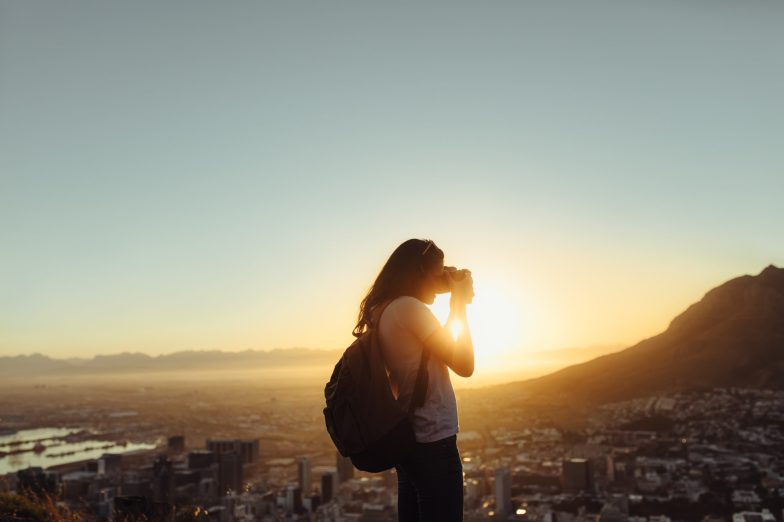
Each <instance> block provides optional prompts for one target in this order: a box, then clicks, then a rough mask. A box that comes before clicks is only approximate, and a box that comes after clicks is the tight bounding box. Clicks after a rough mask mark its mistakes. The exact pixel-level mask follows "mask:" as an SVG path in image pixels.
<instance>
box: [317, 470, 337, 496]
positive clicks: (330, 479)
mask: <svg viewBox="0 0 784 522" xmlns="http://www.w3.org/2000/svg"><path fill="white" fill-rule="evenodd" d="M336 482H337V473H324V474H323V475H321V503H322V504H326V503H327V502H329V501H330V500H332V496H333V495H334V494H335V486H337V484H336Z"/></svg>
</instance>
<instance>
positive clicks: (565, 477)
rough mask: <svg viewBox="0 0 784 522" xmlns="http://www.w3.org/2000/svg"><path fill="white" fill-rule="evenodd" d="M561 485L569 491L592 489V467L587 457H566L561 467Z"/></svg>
mask: <svg viewBox="0 0 784 522" xmlns="http://www.w3.org/2000/svg"><path fill="white" fill-rule="evenodd" d="M561 486H562V487H563V490H564V491H566V492H570V493H577V492H579V491H591V490H593V467H592V466H591V461H590V460H588V459H567V460H565V461H564V462H563V467H562V468H561Z"/></svg>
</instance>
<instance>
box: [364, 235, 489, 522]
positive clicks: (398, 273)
mask: <svg viewBox="0 0 784 522" xmlns="http://www.w3.org/2000/svg"><path fill="white" fill-rule="evenodd" d="M444 292H451V300H450V314H449V319H448V320H447V324H446V326H442V325H441V324H440V323H439V322H438V319H436V317H435V316H434V315H433V313H432V312H431V311H430V309H429V308H428V307H427V306H425V305H426V304H432V303H433V301H434V300H435V297H436V294H437V293H444ZM473 295H474V292H473V279H472V278H471V273H470V272H469V271H468V270H462V271H456V270H455V269H454V268H452V267H449V268H445V267H444V253H443V252H442V251H441V249H439V248H438V247H437V246H436V245H435V243H433V242H432V241H430V240H422V239H409V240H408V241H405V242H404V243H403V244H401V245H400V246H399V247H397V249H395V251H394V252H393V253H392V255H391V256H390V258H389V260H387V262H386V264H385V265H384V267H383V268H382V269H381V272H380V273H379V275H378V277H377V278H376V281H375V282H374V283H373V286H372V287H371V289H370V291H369V292H368V294H367V296H365V298H364V299H363V300H362V303H361V304H360V309H359V318H358V321H357V326H356V327H355V329H354V335H356V336H359V335H361V334H362V332H364V331H365V330H367V329H369V328H371V327H372V328H376V327H377V328H378V329H379V340H380V345H381V352H382V354H383V357H384V361H385V362H386V365H387V369H388V370H389V378H390V382H391V384H392V388H393V390H394V391H395V392H396V394H397V395H398V400H399V401H400V403H401V406H402V407H403V408H404V409H407V408H408V405H409V404H410V402H411V399H412V395H413V391H414V383H415V380H416V375H417V370H418V368H419V363H420V360H421V357H422V355H423V353H427V354H428V357H429V359H428V363H427V370H428V382H427V392H426V394H425V401H424V405H423V406H421V407H419V408H417V409H415V410H414V415H413V419H412V420H413V425H414V434H415V436H416V441H417V444H416V446H415V449H414V451H413V453H412V454H411V455H410V456H408V457H407V458H405V459H404V460H403V461H401V462H399V463H398V464H397V465H396V466H395V469H396V470H397V477H398V517H399V520H401V521H406V522H409V521H420V522H432V521H450V522H451V521H462V520H463V466H462V463H461V461H460V455H459V453H458V451H457V444H456V442H457V431H458V422H457V404H456V401H455V392H454V390H453V389H452V383H451V381H450V380H449V368H451V369H452V371H454V372H455V373H456V374H458V375H460V376H461V377H470V376H471V374H472V373H473V372H474V347H473V344H472V342H471V334H470V332H469V329H468V323H467V322H466V305H467V304H468V303H470V301H471V298H472V297H473ZM387 303H388V305H387V306H386V307H384V305H385V304H387ZM379 311H381V314H382V315H381V317H377V316H378V312H379ZM454 322H459V323H460V329H459V333H457V335H456V337H455V336H453V335H452V334H451V333H450V331H451V326H452V324H451V323H454Z"/></svg>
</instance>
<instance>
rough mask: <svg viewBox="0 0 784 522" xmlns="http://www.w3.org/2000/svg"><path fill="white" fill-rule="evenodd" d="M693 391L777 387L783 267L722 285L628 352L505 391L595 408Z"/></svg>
mask: <svg viewBox="0 0 784 522" xmlns="http://www.w3.org/2000/svg"><path fill="white" fill-rule="evenodd" d="M700 387H749V388H775V389H782V388H784V269H781V268H777V267H775V266H773V265H770V266H768V267H767V268H765V269H764V270H763V271H762V272H761V273H759V274H758V275H756V276H751V275H744V276H741V277H737V278H735V279H732V280H730V281H727V282H726V283H724V284H722V285H721V286H718V287H716V288H714V289H712V290H710V291H709V292H708V293H707V294H705V296H704V297H703V298H702V299H701V300H700V301H699V302H697V303H695V304H693V305H691V306H690V307H689V308H688V309H686V311H684V312H683V313H682V314H680V315H678V316H677V317H675V319H673V320H672V322H670V325H669V327H668V328H667V330H665V331H664V332H663V333H661V334H659V335H657V336H655V337H651V338H649V339H645V340H644V341H641V342H639V343H637V344H636V345H634V346H632V347H630V348H627V349H625V350H622V351H620V352H617V353H614V354H609V355H605V356H602V357H598V358H596V359H593V360H591V361H588V362H586V363H583V364H578V365H574V366H570V367H568V368H564V369H562V370H560V371H557V372H555V373H552V374H549V375H546V376H544V377H540V378H537V379H531V380H528V381H523V382H518V383H513V384H510V385H505V388H508V389H507V390H506V391H507V392H519V393H521V394H525V395H529V394H548V395H549V394H558V395H564V394H567V395H572V396H575V397H577V396H579V397H580V398H581V399H585V400H588V401H590V402H599V403H601V402H611V401H618V400H625V399H630V398H633V397H641V396H647V395H653V394H657V393H662V392H671V391H677V390H686V389H693V388H700Z"/></svg>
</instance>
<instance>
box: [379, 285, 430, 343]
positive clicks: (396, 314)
mask: <svg viewBox="0 0 784 522" xmlns="http://www.w3.org/2000/svg"><path fill="white" fill-rule="evenodd" d="M389 309H390V312H391V313H390V314H389V315H390V318H389V319H388V320H389V321H392V320H394V322H395V323H396V324H397V325H398V326H399V327H402V328H404V329H406V330H409V331H411V332H413V333H414V335H415V336H416V337H417V338H419V339H420V340H422V339H426V338H427V337H428V336H429V335H430V334H431V333H433V331H434V330H435V329H436V328H438V327H439V326H441V324H440V323H439V322H438V319H436V316H435V315H433V312H432V311H430V308H428V307H427V305H426V304H425V303H423V302H422V301H420V300H419V299H417V298H416V297H411V296H402V297H398V298H397V299H395V300H394V301H392V302H391V303H390V304H389ZM384 315H385V316H386V313H385V314H384Z"/></svg>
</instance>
